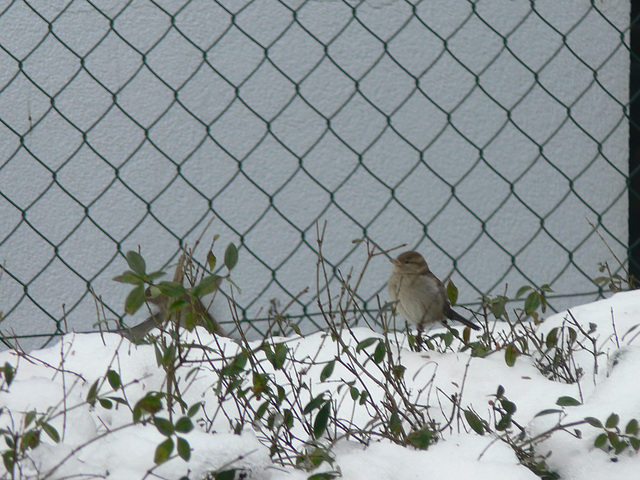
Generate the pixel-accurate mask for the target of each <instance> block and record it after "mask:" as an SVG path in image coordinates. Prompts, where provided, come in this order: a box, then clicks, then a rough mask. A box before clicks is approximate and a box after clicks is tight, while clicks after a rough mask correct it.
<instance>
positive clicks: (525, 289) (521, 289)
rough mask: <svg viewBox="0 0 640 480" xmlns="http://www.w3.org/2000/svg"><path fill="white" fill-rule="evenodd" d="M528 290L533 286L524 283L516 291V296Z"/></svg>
mask: <svg viewBox="0 0 640 480" xmlns="http://www.w3.org/2000/svg"><path fill="white" fill-rule="evenodd" d="M529 290H533V287H530V286H529V285H525V286H524V287H520V288H519V289H518V291H517V292H516V298H520V297H521V296H522V295H524V294H525V293H527V292H528V291H529Z"/></svg>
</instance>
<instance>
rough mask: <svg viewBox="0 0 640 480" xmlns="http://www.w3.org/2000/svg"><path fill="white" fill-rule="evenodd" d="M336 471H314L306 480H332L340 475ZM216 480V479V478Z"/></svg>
mask: <svg viewBox="0 0 640 480" xmlns="http://www.w3.org/2000/svg"><path fill="white" fill-rule="evenodd" d="M341 476H342V475H340V473H338V472H321V473H314V474H313V475H311V476H310V477H307V480H333V479H334V478H338V477H341ZM216 480H217V479H216Z"/></svg>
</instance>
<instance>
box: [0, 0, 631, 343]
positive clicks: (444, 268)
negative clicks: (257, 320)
mask: <svg viewBox="0 0 640 480" xmlns="http://www.w3.org/2000/svg"><path fill="white" fill-rule="evenodd" d="M156 3H157V4H158V5H159V6H156V5H154V4H152V3H151V2H148V1H143V0H134V1H133V2H131V3H129V2H125V1H118V0H112V1H97V2H93V4H94V5H95V7H97V8H98V9H100V11H98V10H97V9H96V8H94V7H93V6H92V5H90V4H89V3H88V2H86V1H73V2H69V1H45V0H41V1H30V2H29V5H27V3H25V2H22V1H0V47H1V49H0V193H1V195H0V216H1V219H2V222H0V260H2V262H4V265H5V268H6V272H5V273H4V275H3V276H2V278H1V279H0V293H1V295H0V309H1V310H2V311H4V312H5V314H6V313H9V315H8V316H7V318H6V319H5V321H4V324H3V326H4V328H5V329H8V328H11V329H14V330H15V331H16V332H17V333H20V334H28V333H47V332H52V331H53V330H54V322H53V321H52V320H51V318H49V317H48V316H47V315H45V314H44V313H43V312H42V310H41V309H40V308H38V307H37V306H35V305H34V302H35V303H37V304H39V305H40V307H41V308H42V309H46V310H47V311H48V312H50V314H51V315H52V316H54V317H57V318H60V317H61V316H62V304H66V309H67V311H68V310H69V309H70V308H71V307H72V306H74V305H75V304H76V303H78V302H79V303H78V305H77V306H76V307H75V308H74V309H73V310H72V311H71V312H70V313H69V314H68V316H67V325H68V328H70V329H76V330H87V329H91V328H92V324H93V323H94V322H95V320H96V315H95V307H94V302H93V299H92V298H91V297H90V296H88V295H86V294H85V293H86V287H87V285H86V281H85V280H83V279H81V278H79V276H78V274H79V275H81V276H83V277H84V278H85V279H88V280H90V281H91V284H92V285H93V287H94V289H95V291H96V292H97V293H98V294H99V295H101V296H102V298H103V300H104V302H105V303H106V304H107V305H109V306H111V307H112V308H113V309H114V310H116V311H121V310H122V303H123V300H124V295H125V292H126V287H123V286H120V285H118V284H115V283H114V282H113V281H111V278H112V277H113V276H114V275H116V274H118V273H120V272H121V271H122V270H123V269H124V266H125V263H124V260H123V259H122V257H120V256H118V255H117V251H118V245H117V243H116V242H119V243H120V248H121V250H122V251H126V250H129V249H133V248H137V246H138V245H140V246H141V248H142V252H143V254H144V255H145V256H146V257H147V258H148V260H149V263H151V266H152V267H156V268H159V267H161V266H162V265H163V264H165V262H167V261H168V260H169V259H170V258H171V257H172V256H173V255H174V254H175V253H176V251H177V249H178V240H177V238H183V239H185V240H186V241H187V242H189V241H191V242H192V241H193V239H194V238H195V237H196V236H197V235H198V234H199V233H200V232H201V231H202V228H203V227H204V225H205V224H206V223H207V221H208V220H209V218H211V216H213V215H214V213H212V212H211V210H210V207H209V201H210V199H212V205H213V210H214V211H215V216H216V217H217V220H216V221H214V223H213V225H212V227H211V229H210V231H209V232H208V234H207V236H206V237H205V243H207V242H208V241H209V240H208V239H210V238H211V236H212V235H213V234H214V233H219V234H220V235H221V240H220V245H218V248H217V250H216V253H218V254H219V256H221V255H222V252H223V248H224V246H225V245H226V243H227V242H229V241H234V242H237V243H239V242H240V238H239V235H238V234H240V235H242V241H243V244H244V247H243V248H241V251H240V263H239V265H238V268H237V271H236V272H235V275H234V278H235V280H236V282H237V283H238V284H239V285H240V286H241V287H242V294H241V296H240V297H238V301H239V303H240V304H241V305H243V306H249V307H248V309H247V310H246V313H247V316H248V318H254V317H255V316H256V315H257V316H259V317H264V316H265V315H266V309H267V308H268V306H269V300H270V299H272V298H277V299H279V300H280V301H281V302H282V303H283V304H285V303H287V302H288V297H287V294H286V293H284V292H283V291H282V288H281V287H280V286H279V285H278V283H279V284H280V285H282V286H284V287H285V288H286V289H287V290H288V291H289V292H291V293H297V292H298V291H300V290H301V289H302V288H303V287H305V286H311V287H312V290H313V288H314V285H315V254H314V253H313V251H312V249H311V248H310V247H309V246H308V245H310V246H311V247H315V227H314V224H315V222H316V220H317V219H319V220H321V221H323V220H327V221H328V233H327V238H326V242H325V246H324V251H325V253H326V255H327V257H328V258H329V260H330V261H332V262H336V263H339V262H344V263H342V265H341V269H342V270H343V271H347V270H348V268H349V266H350V265H355V266H356V267H359V266H360V265H361V261H362V259H363V258H364V252H363V248H362V247H361V246H360V247H357V246H354V245H353V244H352V243H351V240H353V239H355V238H361V237H362V236H363V226H364V227H366V234H367V236H368V237H369V238H371V239H373V240H374V241H375V242H377V243H378V244H379V245H381V246H382V247H384V248H390V247H392V246H395V245H397V244H400V243H407V244H409V246H410V247H412V248H413V247H415V248H417V249H419V250H420V251H421V252H422V253H424V254H425V256H426V257H427V258H428V260H429V262H430V264H431V266H432V269H433V270H434V272H435V273H436V274H438V275H439V276H442V277H444V276H447V275H449V274H450V273H452V272H453V279H454V280H455V281H456V283H457V285H458V287H459V289H460V292H461V301H463V302H470V301H475V300H476V299H477V297H478V296H479V292H489V291H491V292H494V293H502V291H503V290H504V285H505V283H508V284H509V286H510V288H511V292H512V293H513V292H515V290H516V289H517V288H518V287H519V286H521V285H523V284H525V283H528V282H529V281H534V282H538V283H539V284H542V283H545V282H553V288H554V289H555V291H556V292H558V293H560V294H580V293H584V292H593V291H594V287H593V285H592V284H591V283H590V281H589V279H588V277H594V276H596V275H597V274H598V272H597V262H599V261H605V260H611V255H610V254H609V252H608V250H607V248H606V247H605V245H604V244H603V243H602V242H601V241H600V240H599V239H598V238H597V236H595V235H594V234H593V233H592V232H591V227H590V226H589V225H588V223H587V219H589V220H590V221H592V222H594V223H596V222H597V221H598V215H601V222H602V225H603V226H604V227H605V228H606V229H607V230H608V231H609V232H610V233H611V234H613V235H614V236H615V237H616V238H617V239H618V240H614V239H611V238H610V237H609V236H608V235H607V234H605V235H606V236H607V238H608V239H609V242H610V246H611V247H612V248H613V249H614V250H615V251H616V252H617V253H618V254H619V255H620V256H622V257H623V258H624V256H625V246H624V243H625V242H626V241H627V198H626V192H625V175H626V174H627V170H628V168H627V157H628V147H627V136H628V127H627V119H626V117H625V115H624V111H623V106H624V105H626V103H627V101H628V92H627V90H628V71H629V59H628V56H629V55H628V50H627V47H626V46H625V44H627V45H628V35H627V33H626V32H627V28H628V22H629V5H628V2H625V1H622V0H603V1H598V2H595V3H594V6H592V5H591V2H588V1H584V0H581V1H574V2H558V1H556V0H547V1H536V2H534V3H533V4H534V5H535V11H532V10H531V2H528V1H523V0H517V1H513V0H481V1H478V2H476V3H475V13H474V11H473V10H472V6H473V4H472V3H471V2H469V1H466V0H441V1H432V0H429V1H423V2H419V3H417V4H416V6H415V13H414V12H413V7H412V3H411V2H406V1H388V2H381V1H375V2H374V1H371V2H364V3H360V4H357V3H351V2H342V1H315V0H308V1H306V2H302V1H287V0H283V1H282V2H279V1H276V0H255V1H253V2H247V1H244V0H231V1H220V2H218V3H216V2H213V1H209V0H192V1H190V2H189V1H177V0H173V1H168V0H167V1H160V2H156ZM159 7H162V8H159ZM162 9H164V11H163V10H162ZM292 12H295V13H296V21H294V19H293V13H292ZM232 14H235V16H234V17H232ZM170 15H173V16H174V25H175V26H174V27H172V24H171V17H170ZM110 20H111V21H112V25H111V24H110ZM49 22H50V24H51V28H49V27H50V25H49ZM618 30H620V31H623V32H624V34H623V35H621V33H620V32H619V31H618ZM563 35H565V36H566V43H563V37H562V36H563ZM249 36H251V37H252V38H250V37H249ZM503 38H506V39H507V40H506V43H505V41H504V40H503ZM622 41H624V43H625V44H623V43H622ZM383 42H386V53H385V44H384V43H383ZM445 43H446V48H445ZM136 50H138V52H136ZM143 53H144V57H143V55H142V54H143ZM20 62H21V63H20ZM594 72H597V74H594ZM356 81H357V87H356ZM296 84H297V89H296ZM176 91H177V94H175V93H174V92H176ZM599 145H601V146H602V147H601V150H599V147H598V146H599ZM510 182H511V183H512V184H513V188H511V185H510ZM570 185H572V187H573V190H571V188H570ZM452 186H453V187H455V196H453V197H452ZM267 195H271V196H272V203H270V201H269V197H268V196H267ZM332 196H333V199H332ZM145 202H149V203H150V204H151V207H150V208H149V209H147V205H146V204H145ZM22 211H24V214H23V213H22ZM471 212H473V213H471ZM532 212H536V213H537V215H538V216H540V217H543V218H544V229H541V222H540V220H539V219H538V218H537V217H536V215H535V214H533V213H532ZM349 217H351V218H349ZM483 222H484V223H483ZM292 225H293V226H292ZM425 225H426V227H425ZM294 226H295V227H294ZM169 231H171V232H172V233H170V232H169ZM425 232H426V233H427V234H428V236H425ZM114 240H115V242H114ZM354 249H355V250H354ZM56 250H57V252H56ZM567 251H571V252H572V259H573V262H575V264H576V265H574V264H570V263H569V256H568V253H567ZM445 252H446V253H445ZM202 253H204V251H203V252H202ZM449 256H450V257H453V258H456V259H457V270H456V271H453V263H452V261H451V258H450V257H449ZM512 256H513V260H514V261H515V266H516V267H515V268H514V266H513V264H512ZM264 264H266V266H265V265H264ZM267 267H271V268H272V269H275V268H278V270H277V273H276V279H277V282H278V283H276V282H274V281H273V277H272V272H271V270H270V269H269V268H267ZM71 269H74V270H76V272H77V274H76V273H74V272H72V271H71ZM580 269H581V270H582V271H583V272H584V273H581V272H580V271H579V270H580ZM388 272H389V264H388V262H387V261H386V259H384V258H382V257H379V258H378V259H377V260H376V261H375V262H374V263H373V265H372V266H371V269H370V271H369V272H368V275H367V276H366V277H365V281H364V283H363V287H362V290H361V293H362V295H363V296H364V297H365V298H370V297H371V296H372V295H374V294H375V293H377V292H378V291H382V300H383V301H384V300H385V299H386V292H385V291H384V290H383V288H384V285H385V282H386V277H387V275H388ZM20 282H22V283H24V284H27V285H28V286H27V293H28V296H25V289H24V288H23V286H22V285H21V284H20ZM265 289H266V290H265ZM83 295H84V297H83ZM592 297H593V294H592V295H591V298H592ZM304 298H306V301H311V295H307V296H306V297H304ZM581 301H583V299H582V298H580V299H578V298H569V299H563V300H559V301H557V302H556V304H557V305H559V306H567V305H571V304H575V303H578V302H581ZM370 306H371V307H375V302H371V304H370ZM309 309H310V310H315V305H314V303H313V302H312V303H311V305H310V307H309ZM217 311H218V313H219V315H221V316H222V317H224V316H225V315H226V314H225V313H224V311H225V310H224V308H220V307H218V309H217ZM300 311H301V310H300V309H294V311H293V313H300ZM110 316H111V317H113V315H110ZM36 343H37V342H36Z"/></svg>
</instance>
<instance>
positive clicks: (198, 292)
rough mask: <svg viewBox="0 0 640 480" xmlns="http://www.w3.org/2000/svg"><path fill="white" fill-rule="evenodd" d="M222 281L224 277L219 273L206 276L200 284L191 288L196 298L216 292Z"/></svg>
mask: <svg viewBox="0 0 640 480" xmlns="http://www.w3.org/2000/svg"><path fill="white" fill-rule="evenodd" d="M221 282H222V278H221V277H220V276H219V275H209V276H207V277H204V278H203V279H202V280H201V281H200V283H199V284H198V285H196V286H195V287H193V288H192V289H191V295H192V296H194V297H196V298H202V297H204V296H205V295H208V294H210V293H213V292H215V291H216V290H217V289H218V287H219V286H220V283H221Z"/></svg>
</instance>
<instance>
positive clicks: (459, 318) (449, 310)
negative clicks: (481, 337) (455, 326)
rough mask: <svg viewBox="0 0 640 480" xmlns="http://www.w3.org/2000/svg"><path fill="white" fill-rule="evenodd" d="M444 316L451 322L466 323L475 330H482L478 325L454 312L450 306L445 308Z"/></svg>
mask: <svg viewBox="0 0 640 480" xmlns="http://www.w3.org/2000/svg"><path fill="white" fill-rule="evenodd" d="M444 314H445V316H446V317H447V318H450V319H451V320H456V321H457V322H460V323H464V324H465V325H466V326H467V327H470V328H473V329H474V330H480V327H479V326H478V325H476V324H475V323H472V322H471V321H469V320H467V319H466V318H464V317H463V316H462V315H460V314H459V313H458V312H456V311H454V310H453V309H452V308H451V307H450V306H447V307H446V308H445V312H444Z"/></svg>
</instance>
